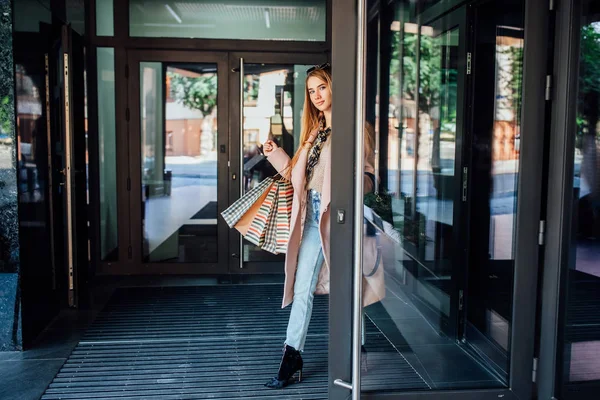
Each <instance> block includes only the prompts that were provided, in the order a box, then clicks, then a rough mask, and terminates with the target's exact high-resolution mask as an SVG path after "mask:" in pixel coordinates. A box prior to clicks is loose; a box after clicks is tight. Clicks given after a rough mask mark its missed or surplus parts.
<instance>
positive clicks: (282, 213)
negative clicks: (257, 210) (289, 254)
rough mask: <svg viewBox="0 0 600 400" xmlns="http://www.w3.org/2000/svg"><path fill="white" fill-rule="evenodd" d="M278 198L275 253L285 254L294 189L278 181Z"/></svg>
mask: <svg viewBox="0 0 600 400" xmlns="http://www.w3.org/2000/svg"><path fill="white" fill-rule="evenodd" d="M277 185H278V186H279V197H278V198H277V235H276V238H277V247H276V248H275V252H276V253H285V252H286V251H287V246H288V242H289V241H290V220H291V219H292V200H293V198H294V188H293V187H292V184H291V183H290V182H289V181H286V180H283V179H281V180H279V181H278V182H277Z"/></svg>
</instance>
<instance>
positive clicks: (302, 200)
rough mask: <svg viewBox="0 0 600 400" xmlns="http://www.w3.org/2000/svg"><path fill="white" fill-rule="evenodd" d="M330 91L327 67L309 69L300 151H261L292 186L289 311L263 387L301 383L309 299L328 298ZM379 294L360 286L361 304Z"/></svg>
mask: <svg viewBox="0 0 600 400" xmlns="http://www.w3.org/2000/svg"><path fill="white" fill-rule="evenodd" d="M331 91H332V84H331V67H330V65H329V64H323V65H320V66H315V67H313V68H310V69H309V70H308V71H307V76H306V91H305V100H304V104H305V107H304V112H303V115H302V132H301V135H300V143H302V146H301V147H300V149H299V150H298V151H297V152H296V154H295V155H294V157H293V158H292V159H290V157H289V156H288V155H287V154H286V153H285V151H283V149H281V148H279V147H278V146H277V144H276V143H275V142H273V141H272V140H268V141H267V142H265V144H264V146H263V151H264V154H265V155H266V156H267V158H268V160H269V162H270V163H271V164H272V165H273V167H275V169H277V171H279V173H280V174H281V175H282V176H284V177H286V178H287V179H289V180H290V181H291V183H292V186H293V187H294V198H293V201H292V216H291V221H290V238H289V243H288V248H287V254H286V259H285V286H284V296H283V304H282V308H284V307H287V306H288V305H289V304H290V303H292V310H291V312H290V319H289V322H288V327H287V335H286V340H285V344H284V349H283V353H284V354H283V358H282V360H281V365H280V367H279V372H278V373H277V376H276V377H274V378H272V379H271V380H269V381H268V382H267V383H266V384H265V386H267V387H269V388H277V389H280V388H283V387H285V386H287V384H288V380H289V379H290V378H291V377H292V376H293V375H294V374H295V373H296V372H298V371H299V372H300V375H299V381H300V380H301V379H302V366H303V363H302V356H301V352H303V351H304V342H305V340H306V333H307V330H308V324H309V322H310V317H311V314H312V306H313V299H314V295H315V293H316V294H327V293H329V254H330V253H329V220H330V210H329V201H330V198H331V132H332V129H331V97H332V95H331ZM365 143H366V147H368V148H369V149H368V150H367V151H366V154H369V155H370V154H372V153H373V152H372V150H371V149H372V148H373V146H372V143H373V140H372V137H370V136H369V135H368V140H365ZM371 160H372V157H371V156H369V157H366V159H365V172H366V173H369V174H373V172H374V170H373V166H372V161H371ZM371 176H373V175H371ZM364 185H365V191H371V190H372V187H373V183H372V179H371V178H369V177H368V176H365V180H364ZM380 275H381V277H382V275H383V274H382V273H381V274H380ZM380 281H381V280H380ZM383 292H384V288H383V285H382V284H375V285H369V284H367V285H365V288H364V293H365V295H364V299H363V300H364V301H363V303H364V305H368V304H370V303H373V302H375V301H378V300H380V299H381V298H382V297H383ZM292 301H293V302H292Z"/></svg>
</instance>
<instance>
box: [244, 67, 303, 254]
mask: <svg viewBox="0 0 600 400" xmlns="http://www.w3.org/2000/svg"><path fill="white" fill-rule="evenodd" d="M308 68H310V66H308V65H274V64H273V65H264V64H246V65H244V82H245V91H244V137H243V143H244V193H245V192H247V191H248V190H250V189H252V188H253V187H255V186H256V185H257V184H258V183H259V182H261V181H262V180H263V179H264V178H266V177H267V176H273V175H275V174H276V173H277V171H276V170H275V169H274V168H273V167H272V166H271V164H270V163H269V162H268V161H267V160H266V158H265V157H264V156H263V155H262V154H261V152H260V147H262V144H263V143H264V142H265V141H267V139H271V140H274V141H276V142H277V143H278V144H279V146H281V147H282V148H283V149H284V150H285V151H286V153H287V154H289V155H293V154H294V153H295V151H296V149H297V148H298V142H299V141H300V124H301V116H302V107H303V104H304V92H305V77H306V70H307V69H308ZM243 254H244V258H243V260H244V261H283V260H284V256H283V255H278V256H275V255H273V254H271V253H267V252H265V251H263V250H261V249H259V248H258V247H256V246H254V245H253V244H251V243H249V242H246V241H244V252H243Z"/></svg>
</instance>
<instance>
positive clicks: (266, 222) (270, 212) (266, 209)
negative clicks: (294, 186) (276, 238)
mask: <svg viewBox="0 0 600 400" xmlns="http://www.w3.org/2000/svg"><path fill="white" fill-rule="evenodd" d="M277 192H278V191H277V185H276V184H272V185H271V187H270V189H269V192H268V194H267V197H266V198H265V200H264V201H263V202H262V204H261V205H260V208H259V209H258V212H257V213H256V215H254V219H253V220H252V222H251V223H250V226H249V227H248V231H247V232H246V236H245V237H246V240H248V241H249V242H250V243H252V244H255V245H256V246H258V247H261V248H262V247H263V245H264V243H265V238H266V237H267V230H268V229H273V223H272V221H273V219H274V218H275V213H276V212H277V209H276V204H277V194H278V193H277Z"/></svg>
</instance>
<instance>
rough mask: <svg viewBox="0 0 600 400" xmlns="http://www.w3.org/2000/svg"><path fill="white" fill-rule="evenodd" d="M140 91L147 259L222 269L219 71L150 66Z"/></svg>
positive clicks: (213, 66)
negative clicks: (215, 265) (213, 265)
mask: <svg viewBox="0 0 600 400" xmlns="http://www.w3.org/2000/svg"><path fill="white" fill-rule="evenodd" d="M140 87H141V89H140V90H141V91H140V99H141V104H140V110H141V121H140V122H141V127H142V129H141V135H142V137H141V139H142V147H141V152H142V157H141V159H142V165H141V168H142V202H143V205H144V206H143V232H144V238H143V241H144V242H143V256H144V260H145V261H146V262H197V263H208V262H210V263H215V262H217V261H218V246H217V135H218V132H217V107H216V105H217V66H216V64H163V63H159V62H144V63H141V64H140ZM190 199H193V200H192V201H190Z"/></svg>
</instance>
